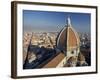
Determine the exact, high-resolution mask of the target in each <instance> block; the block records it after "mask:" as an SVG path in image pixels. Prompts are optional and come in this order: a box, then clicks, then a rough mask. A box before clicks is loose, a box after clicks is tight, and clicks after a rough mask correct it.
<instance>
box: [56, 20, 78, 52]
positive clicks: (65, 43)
mask: <svg viewBox="0 0 100 80" xmlns="http://www.w3.org/2000/svg"><path fill="white" fill-rule="evenodd" d="M67 21H68V22H67V25H66V26H65V27H64V28H63V29H62V30H61V31H60V33H59V34H58V36H57V41H56V42H57V43H56V45H57V48H59V49H60V50H66V48H69V47H77V46H78V45H79V42H80V40H79V36H78V33H77V32H76V31H75V29H74V28H73V27H72V25H71V20H70V18H68V20H67Z"/></svg>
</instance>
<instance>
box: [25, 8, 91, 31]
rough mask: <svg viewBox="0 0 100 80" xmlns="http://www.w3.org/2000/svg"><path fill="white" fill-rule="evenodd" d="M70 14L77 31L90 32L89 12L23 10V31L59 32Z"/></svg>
mask: <svg viewBox="0 0 100 80" xmlns="http://www.w3.org/2000/svg"><path fill="white" fill-rule="evenodd" d="M68 15H70V18H71V24H72V27H73V28H74V29H75V30H76V31H77V32H85V33H90V20H91V15H90V14H89V13H70V12H51V11H32V10H23V29H24V32H59V31H60V30H61V29H62V28H63V27H64V26H65V25H67V17H68Z"/></svg>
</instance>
